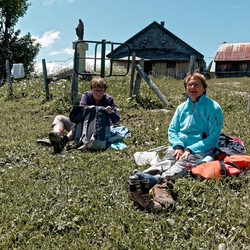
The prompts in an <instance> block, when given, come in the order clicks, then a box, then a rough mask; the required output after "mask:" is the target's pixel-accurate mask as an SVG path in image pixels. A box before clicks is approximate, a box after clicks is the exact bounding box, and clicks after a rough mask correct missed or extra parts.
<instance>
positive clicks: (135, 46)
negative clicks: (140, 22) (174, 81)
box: [107, 21, 204, 61]
mask: <svg viewBox="0 0 250 250" xmlns="http://www.w3.org/2000/svg"><path fill="white" fill-rule="evenodd" d="M124 43H126V44H127V45H128V46H129V47H130V56H131V55H132V54H133V53H135V54H136V56H137V57H140V58H144V59H145V60H147V59H148V60H169V61H171V60H172V61H189V60H190V56H191V55H193V56H196V58H197V59H202V58H203V57H204V56H203V55H202V54H201V53H200V52H198V51H197V50H195V49H194V48H192V47H191V46H189V45H188V44H187V43H185V42H184V41H182V40H181V39H180V38H178V37H177V36H175V35H174V34H173V33H171V32H170V31H169V30H167V29H166V28H164V24H163V22H162V23H161V24H159V23H157V22H156V21H154V22H152V23H151V24H150V25H148V26H147V27H145V28H144V29H142V30H141V31H140V32H138V33H137V34H135V35H134V36H132V37H131V38H130V39H128V40H127V41H126V42H124ZM126 53H127V51H125V47H124V46H122V45H121V46H119V47H117V48H116V49H115V50H114V51H113V58H114V59H120V58H123V57H126V56H127V55H126ZM107 57H108V58H110V57H111V53H109V54H108V55H107Z"/></svg>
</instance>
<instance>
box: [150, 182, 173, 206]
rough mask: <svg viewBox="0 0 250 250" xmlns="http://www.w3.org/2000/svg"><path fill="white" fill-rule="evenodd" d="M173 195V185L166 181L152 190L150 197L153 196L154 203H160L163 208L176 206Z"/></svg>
mask: <svg viewBox="0 0 250 250" xmlns="http://www.w3.org/2000/svg"><path fill="white" fill-rule="evenodd" d="M172 193H173V183H172V182H171V181H169V180H166V179H164V180H163V182H161V183H159V184H156V185H155V186H154V187H153V188H151V189H150V195H152V196H153V199H154V201H156V202H158V203H160V204H161V205H163V206H166V205H173V204H175V200H174V199H173V196H172Z"/></svg>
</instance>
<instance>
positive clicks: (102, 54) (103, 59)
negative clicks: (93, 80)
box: [101, 39, 106, 77]
mask: <svg viewBox="0 0 250 250" xmlns="http://www.w3.org/2000/svg"><path fill="white" fill-rule="evenodd" d="M105 42H106V40H105V39H103V40H102V52H101V77H104V75H105V52H106V43H105Z"/></svg>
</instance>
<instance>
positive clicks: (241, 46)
mask: <svg viewBox="0 0 250 250" xmlns="http://www.w3.org/2000/svg"><path fill="white" fill-rule="evenodd" d="M249 60H250V43H221V44H220V45H219V47H218V49H217V52H216V55H215V58H214V61H215V62H216V61H217V62H218V61H249Z"/></svg>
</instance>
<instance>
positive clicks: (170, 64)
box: [167, 61, 176, 69]
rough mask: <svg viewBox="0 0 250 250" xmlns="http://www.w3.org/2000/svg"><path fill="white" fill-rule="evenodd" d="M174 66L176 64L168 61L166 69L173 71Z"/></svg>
mask: <svg viewBox="0 0 250 250" xmlns="http://www.w3.org/2000/svg"><path fill="white" fill-rule="evenodd" d="M175 66H176V62H173V61H169V62H167V69H169V68H170V69H174V68H175Z"/></svg>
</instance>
